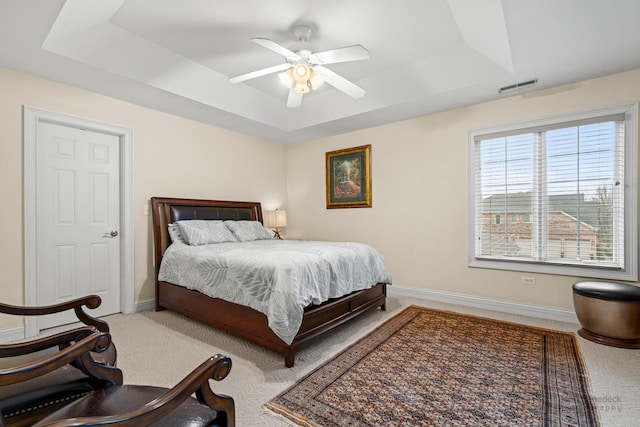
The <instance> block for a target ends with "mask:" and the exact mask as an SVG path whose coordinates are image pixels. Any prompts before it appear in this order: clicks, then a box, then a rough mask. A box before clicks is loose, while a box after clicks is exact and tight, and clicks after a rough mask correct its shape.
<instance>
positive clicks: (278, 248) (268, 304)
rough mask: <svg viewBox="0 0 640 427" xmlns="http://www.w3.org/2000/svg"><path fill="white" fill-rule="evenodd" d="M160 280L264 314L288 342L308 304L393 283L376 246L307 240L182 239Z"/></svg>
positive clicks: (168, 254) (167, 258)
mask: <svg viewBox="0 0 640 427" xmlns="http://www.w3.org/2000/svg"><path fill="white" fill-rule="evenodd" d="M158 279H159V280H161V281H164V282H169V283H172V284H175V285H179V286H184V287H186V288H188V289H193V290H197V291H199V292H202V293H203V294H206V295H208V296H210V297H213V298H220V299H223V300H225V301H229V302H233V303H236V304H241V305H244V306H247V307H251V308H253V309H254V310H257V311H259V312H261V313H263V314H264V315H265V316H266V317H267V319H268V322H269V327H270V328H271V329H272V330H273V331H274V333H275V334H276V335H277V336H278V337H280V338H281V339H282V340H283V341H284V342H285V343H286V344H291V342H292V341H293V339H294V338H295V336H296V334H297V332H298V329H299V328H300V325H301V324H302V318H303V313H304V308H305V307H307V306H309V305H311V304H320V303H322V302H324V301H327V300H328V299H330V298H338V297H341V296H344V295H347V294H350V293H352V292H354V291H359V290H362V289H368V288H371V287H373V286H374V285H375V284H376V283H387V284H391V276H390V275H389V272H388V271H387V268H386V266H385V264H384V260H383V258H382V256H381V255H380V254H379V253H378V251H376V250H375V249H374V248H373V247H371V246H369V245H367V244H363V243H353V242H321V241H307V240H256V241H249V242H229V243H216V244H209V245H200V246H190V245H187V244H185V243H183V242H180V241H176V242H174V243H172V244H171V245H170V246H169V248H167V250H166V252H165V253H164V256H163V258H162V263H161V265H160V271H159V275H158Z"/></svg>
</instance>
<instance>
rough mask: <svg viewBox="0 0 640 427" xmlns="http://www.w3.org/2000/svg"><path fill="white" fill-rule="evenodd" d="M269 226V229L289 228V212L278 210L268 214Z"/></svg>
mask: <svg viewBox="0 0 640 427" xmlns="http://www.w3.org/2000/svg"><path fill="white" fill-rule="evenodd" d="M267 226H268V227H269V228H282V227H286V226H287V211H281V210H279V209H276V210H275V211H269V212H267Z"/></svg>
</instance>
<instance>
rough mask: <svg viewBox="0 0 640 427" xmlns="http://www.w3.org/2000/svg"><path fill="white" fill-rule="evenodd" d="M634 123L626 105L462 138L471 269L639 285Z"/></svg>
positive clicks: (633, 114)
mask: <svg viewBox="0 0 640 427" xmlns="http://www.w3.org/2000/svg"><path fill="white" fill-rule="evenodd" d="M636 117H637V106H636V105H627V106H621V107H613V108H607V109H603V110H599V111H594V112H588V113H578V114H573V115H570V116H564V117H555V118H550V119H544V120H538V121H535V122H528V123H522V124H515V125H508V126H501V127H498V128H491V129H481V130H474V131H471V132H469V184H470V185H469V189H470V203H469V206H470V215H469V221H470V224H469V230H470V244H469V265H470V266H472V267H486V268H494V269H495V268H498V269H507V270H519V271H532V272H540V273H551V274H566V275H575V276H583V277H597V278H609V279H619V280H637V259H638V256H637V231H636V230H637V201H636V200H637V197H636V194H637V172H636V171H637V166H638V165H637V151H636V149H637V142H638V136H637V130H636V121H637V119H636ZM501 215H504V216H505V218H511V221H510V222H509V221H507V220H505V221H499V218H500V217H501ZM518 217H521V218H523V221H521V222H518V221H516V219H517V218H518ZM492 219H494V221H492Z"/></svg>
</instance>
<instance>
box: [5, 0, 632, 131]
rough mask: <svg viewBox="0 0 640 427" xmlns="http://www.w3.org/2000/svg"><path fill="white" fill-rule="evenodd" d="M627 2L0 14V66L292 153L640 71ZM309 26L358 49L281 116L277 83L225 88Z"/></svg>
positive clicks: (222, 6)
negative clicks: (374, 129) (336, 81)
mask: <svg viewBox="0 0 640 427" xmlns="http://www.w3.org/2000/svg"><path fill="white" fill-rule="evenodd" d="M639 22H640V1H638V0H561V1H559V0H534V1H532V0H503V1H501V0H348V1H347V0H323V1H317V0H316V1H307V0H242V1H238V0H217V1H213V0H180V1H176V0H67V1H65V0H0V65H3V66H7V67H10V68H14V69H17V70H22V71H26V72H29V73H32V74H35V75H38V76H43V77H46V78H49V79H52V80H56V81H60V82H63V83H67V84H71V85H74V86H78V87H81V88H85V89H89V90H92V91H95V92H99V93H103V94H105V95H108V96H112V97H115V98H120V99H124V100H126V101H129V102H133V103H137V104H140V105H144V106H147V107H151V108H154V109H157V110H161V111H166V112H169V113H172V114H176V115H180V116H184V117H188V118H191V119H194V120H198V121H202V122H205V123H210V124H213V125H216V126H220V127H223V128H228V129H232V130H237V131H239V132H243V133H246V134H250V135H256V136H259V137H262V138H265V139H269V140H274V141H278V142H283V143H292V142H299V141H304V140H308V139H313V138H318V137H322V136H327V135H334V134H338V133H342V132H348V131H352V130H356V129H361V128H365V127H370V126H375V125H378V124H383V123H389V122H392V121H397V120H402V119H406V118H410V117H415V116H419V115H423V114H428V113H432V112H437V111H442V110H446V109H450V108H455V107H459V106H464V105H469V104H474V103H478V102H482V101H488V100H491V99H495V98H498V97H500V96H506V95H499V94H498V88H500V87H503V86H508V85H512V84H515V83H519V82H522V81H527V80H532V79H538V83H537V85H536V86H535V87H534V88H533V90H540V89H546V88H551V87H554V86H558V85H563V84H568V83H573V82H577V81H580V80H585V79H588V78H593V77H598V76H603V75H607V74H612V73H616V72H621V71H626V70H631V69H636V68H640V24H639ZM301 23H302V24H307V25H310V26H311V27H312V28H313V29H314V32H313V34H312V36H311V40H310V42H311V44H313V45H314V46H315V47H316V50H315V51H323V50H330V49H335V48H340V47H343V46H349V45H353V44H361V45H363V46H364V47H365V48H366V49H367V50H368V51H369V54H370V56H371V59H369V60H366V61H358V62H350V63H340V64H332V65H328V66H327V67H328V68H330V69H331V70H333V71H335V72H337V73H339V74H340V75H342V76H344V77H346V78H348V79H349V80H351V81H353V82H354V83H356V84H358V85H359V86H361V87H362V88H364V89H365V90H366V91H367V93H366V95H365V96H364V97H362V98H360V99H357V100H354V99H351V98H350V97H348V96H346V95H345V94H343V93H342V92H340V91H338V90H337V89H335V88H333V87H331V86H329V85H327V84H325V85H324V86H323V87H322V88H321V89H320V90H318V91H316V92H313V93H310V94H307V95H304V98H303V101H302V105H301V106H300V107H299V108H294V109H292V108H287V107H286V101H287V93H288V89H287V88H286V87H284V86H282V85H281V83H279V81H278V78H277V74H271V75H268V76H263V77H260V78H258V79H254V80H250V81H247V82H244V83H238V84H231V83H229V82H228V78H229V77H233V76H235V75H239V74H244V73H247V72H250V71H254V70H257V69H260V68H265V67H269V66H272V65H277V64H280V63H282V62H283V61H284V58H283V57H281V56H279V55H277V54H276V53H274V52H272V51H270V50H267V49H265V48H263V47H261V46H258V45H256V44H254V43H252V42H251V41H250V39H251V38H254V37H261V38H269V39H272V40H273V41H275V42H277V43H279V44H282V45H284V46H287V47H289V46H290V45H291V44H292V43H294V42H295V41H296V40H295V37H294V36H293V33H292V28H293V27H294V26H295V25H296V24H301Z"/></svg>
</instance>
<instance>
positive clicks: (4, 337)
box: [0, 325, 24, 344]
mask: <svg viewBox="0 0 640 427" xmlns="http://www.w3.org/2000/svg"><path fill="white" fill-rule="evenodd" d="M23 339H24V326H23V325H17V326H7V327H6V328H2V329H0V343H2V344H7V343H10V342H16V341H21V340H23Z"/></svg>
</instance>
